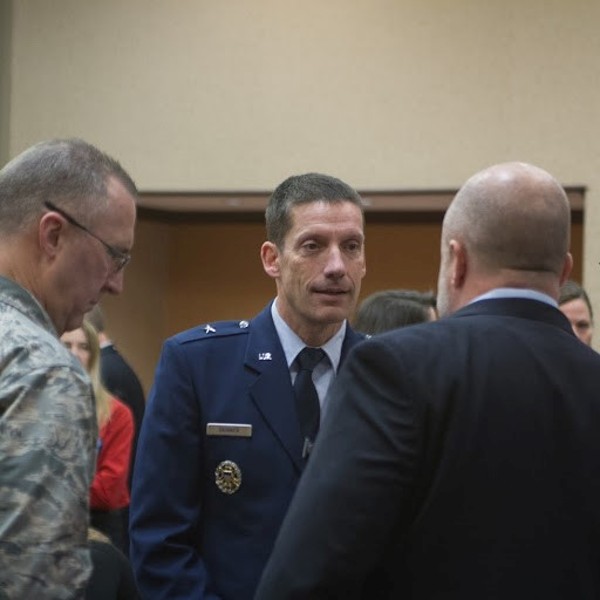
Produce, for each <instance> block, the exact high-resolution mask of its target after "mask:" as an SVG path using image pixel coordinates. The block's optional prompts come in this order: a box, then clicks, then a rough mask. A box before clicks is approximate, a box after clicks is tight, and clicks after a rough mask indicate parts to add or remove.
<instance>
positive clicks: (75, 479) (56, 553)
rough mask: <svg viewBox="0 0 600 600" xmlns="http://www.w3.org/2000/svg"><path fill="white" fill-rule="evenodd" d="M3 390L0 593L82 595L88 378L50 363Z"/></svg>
mask: <svg viewBox="0 0 600 600" xmlns="http://www.w3.org/2000/svg"><path fill="white" fill-rule="evenodd" d="M15 375H16V374H15ZM2 387H3V389H2V395H3V396H4V397H7V396H9V397H11V400H12V401H11V403H10V405H9V408H8V410H7V411H6V412H5V413H4V414H3V415H2V417H1V418H0V498H1V501H0V598H1V597H2V594H3V593H4V594H5V596H6V597H7V598H53V599H63V598H83V596H84V589H85V585H86V583H87V579H88V578H89V575H90V572H91V562H90V558H89V552H88V548H87V526H88V497H89V486H90V482H91V479H92V475H93V470H94V459H95V445H96V439H97V425H96V415H95V405H94V400H93V392H92V390H91V385H90V383H89V379H88V378H87V376H86V375H85V374H84V373H83V372H79V371H77V370H75V369H73V368H72V367H70V366H55V367H51V368H46V369H37V370H32V371H29V372H27V373H24V372H21V374H20V376H19V377H14V378H12V379H8V380H7V378H5V379H3V381H2Z"/></svg>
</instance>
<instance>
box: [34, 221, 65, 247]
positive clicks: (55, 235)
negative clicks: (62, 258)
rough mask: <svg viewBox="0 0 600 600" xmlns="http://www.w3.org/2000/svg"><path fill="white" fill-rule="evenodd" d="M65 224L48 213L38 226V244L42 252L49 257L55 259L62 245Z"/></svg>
mask: <svg viewBox="0 0 600 600" xmlns="http://www.w3.org/2000/svg"><path fill="white" fill-rule="evenodd" d="M63 233H64V222H63V221H62V219H61V218H60V217H59V216H58V215H56V214H53V213H46V214H45V215H43V216H42V218H41V219H40V222H39V225H38V244H39V247H40V251H41V252H42V253H43V254H45V255H46V256H48V257H51V258H54V257H55V256H56V255H57V254H58V252H59V250H60V247H61V245H62V241H63V238H62V235H61V234H63Z"/></svg>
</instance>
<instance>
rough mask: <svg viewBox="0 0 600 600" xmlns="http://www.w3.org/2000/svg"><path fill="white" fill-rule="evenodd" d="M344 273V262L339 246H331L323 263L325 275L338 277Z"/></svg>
mask: <svg viewBox="0 0 600 600" xmlns="http://www.w3.org/2000/svg"><path fill="white" fill-rule="evenodd" d="M345 274H346V263H345V262H344V256H343V254H342V250H341V249H340V247H339V246H333V247H331V248H330V249H329V252H328V253H327V259H326V263H325V276H326V277H330V278H333V279H340V278H341V277H343V276H344V275H345Z"/></svg>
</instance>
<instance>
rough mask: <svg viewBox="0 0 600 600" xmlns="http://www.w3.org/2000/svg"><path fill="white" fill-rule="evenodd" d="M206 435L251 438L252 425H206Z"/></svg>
mask: <svg viewBox="0 0 600 600" xmlns="http://www.w3.org/2000/svg"><path fill="white" fill-rule="evenodd" d="M206 435H218V436H230V437H252V425H246V424H244V423H207V424H206Z"/></svg>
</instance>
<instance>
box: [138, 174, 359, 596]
mask: <svg viewBox="0 0 600 600" xmlns="http://www.w3.org/2000/svg"><path fill="white" fill-rule="evenodd" d="M266 223H267V237H268V241H267V242H265V243H264V244H263V245H262V247H261V259H262V264H263V267H264V270H265V272H266V273H267V274H268V275H269V276H270V277H272V278H273V279H274V280H275V283H276V286H277V297H276V299H275V300H274V301H273V302H271V303H270V304H269V305H268V306H267V307H266V308H265V309H264V310H263V311H262V312H261V313H260V314H258V315H257V316H256V317H255V318H254V319H252V320H250V321H246V320H243V321H229V322H220V323H207V324H205V325H202V326H200V327H196V328H194V329H191V330H189V331H186V332H183V333H180V334H179V335H176V336H175V337H173V338H171V339H170V340H167V342H166V343H165V345H164V348H163V351H162V354H161V358H160V361H159V364H158V368H157V371H156V377H155V381H154V386H153V389H152V391H151V393H150V396H149V400H148V405H147V410H146V415H145V417H144V424H143V426H142V432H141V435H140V441H139V447H138V454H137V458H136V466H135V472H134V478H133V494H132V500H131V530H130V535H131V558H132V563H133V566H134V571H135V574H136V580H137V583H138V586H139V588H140V591H141V594H142V596H143V597H144V598H152V599H158V598H165V599H166V598H168V599H169V600H173V599H177V598H211V599H216V598H220V599H223V600H225V599H231V600H245V599H248V600H249V599H251V598H252V596H253V594H254V591H255V588H256V585H257V583H258V580H259V577H260V574H261V572H262V569H263V567H264V564H265V562H266V560H267V558H268V556H269V553H270V551H271V548H272V546H273V542H274V540H275V536H276V535H277V531H278V529H279V525H280V523H281V521H282V519H283V516H284V514H285V511H286V509H287V507H288V504H289V502H290V500H291V497H292V494H293V493H294V490H295V488H296V484H297V483H298V480H299V478H300V475H301V473H302V471H303V469H304V466H305V464H306V462H307V459H308V457H309V454H310V449H311V447H312V442H313V441H314V435H315V426H316V427H318V422H319V414H320V412H323V411H324V410H325V408H326V406H325V405H323V401H324V398H325V395H326V391H327V389H328V387H329V384H330V382H331V381H332V379H333V377H334V375H335V373H336V371H337V368H338V365H339V364H340V362H342V361H343V360H344V357H345V355H346V353H347V352H348V350H349V348H350V347H351V346H353V345H354V344H355V343H357V342H358V341H359V340H361V339H363V338H362V336H361V335H359V334H356V333H354V332H353V331H352V330H351V329H350V327H349V326H348V324H347V318H348V316H349V315H350V314H351V312H352V310H353V309H354V306H355V304H356V300H357V297H358V294H359V291H360V285H361V280H362V278H363V276H364V275H365V255H364V233H363V229H364V223H363V208H362V200H361V198H360V196H359V195H358V194H357V193H356V191H354V190H353V189H352V188H351V187H350V186H348V185H347V184H345V183H344V182H342V181H340V180H339V179H335V178H333V177H330V176H327V175H321V174H315V173H309V174H305V175H300V176H294V177H290V178H288V179H286V180H285V181H284V182H283V183H282V184H281V185H279V186H278V187H277V189H276V190H275V191H274V192H273V195H272V196H271V198H270V200H269V204H268V207H267V210H266ZM306 347H308V348H309V349H308V350H307V351H306ZM305 351H306V352H308V354H309V355H316V357H317V360H316V361H314V362H316V366H314V364H311V365H310V367H308V366H306V365H305V364H304V363H303V365H304V366H302V367H300V366H299V362H298V361H300V360H302V359H301V358H298V356H299V355H303V356H304V355H305ZM313 367H314V369H313ZM301 369H303V370H302V371H301ZM309 369H312V372H311V371H310V370H309ZM307 374H308V376H307ZM300 383H302V385H300ZM300 387H303V390H299V388H300ZM311 400H312V401H313V404H311V402H310V401H311ZM311 409H312V410H311ZM307 412H308V417H309V418H308V419H305V418H304V417H305V416H306V413H307Z"/></svg>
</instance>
